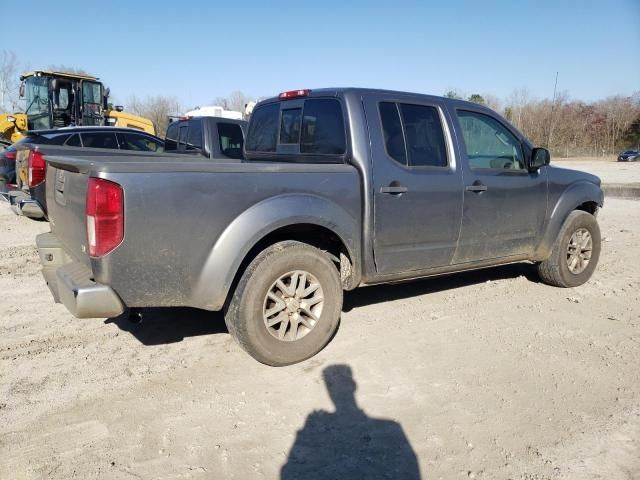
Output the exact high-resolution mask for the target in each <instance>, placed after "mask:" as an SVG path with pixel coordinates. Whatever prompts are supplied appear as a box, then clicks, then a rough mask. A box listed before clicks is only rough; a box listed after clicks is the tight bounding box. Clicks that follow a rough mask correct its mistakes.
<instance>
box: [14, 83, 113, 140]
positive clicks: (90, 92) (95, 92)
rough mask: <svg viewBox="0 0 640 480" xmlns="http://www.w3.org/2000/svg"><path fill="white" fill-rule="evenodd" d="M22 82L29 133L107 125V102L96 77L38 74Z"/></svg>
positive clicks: (102, 88)
mask: <svg viewBox="0 0 640 480" xmlns="http://www.w3.org/2000/svg"><path fill="white" fill-rule="evenodd" d="M21 80H22V82H23V85H24V86H23V87H21V92H24V98H25V113H26V114H27V118H28V129H29V130H42V129H50V128H63V127H69V126H100V125H104V121H105V120H104V110H105V103H106V99H105V93H104V87H103V85H102V83H100V82H99V81H97V80H98V79H97V78H95V77H89V76H86V75H76V74H65V73H60V72H45V71H36V72H30V73H27V74H25V75H23V76H22V77H21Z"/></svg>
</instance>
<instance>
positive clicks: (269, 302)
mask: <svg viewBox="0 0 640 480" xmlns="http://www.w3.org/2000/svg"><path fill="white" fill-rule="evenodd" d="M341 311H342V284H341V282H340V275H339V272H338V269H337V268H336V267H335V265H334V264H333V263H332V261H331V260H330V259H329V257H328V256H327V255H326V254H325V253H324V252H323V251H322V250H319V249H317V248H315V247H312V246H310V245H307V244H305V243H301V242H296V241H284V242H279V243H276V244H274V245H272V246H270V247H269V248H267V249H266V250H264V251H263V252H261V253H260V254H259V255H258V256H257V257H256V258H255V259H254V260H253V261H252V262H251V263H250V264H249V266H248V267H247V269H246V270H245V271H244V273H243V274H242V277H241V278H240V281H239V282H238V286H237V287H236V289H235V291H234V293H233V297H232V298H231V301H230V303H229V306H228V308H227V310H226V312H225V323H226V324H227V328H228V329H229V332H230V333H231V335H232V336H233V337H234V338H235V339H236V340H237V341H238V343H239V344H240V346H241V347H242V348H243V349H244V350H246V351H247V352H248V353H249V354H250V355H251V356H252V357H254V358H255V359H256V360H258V361H259V362H262V363H265V364H267V365H273V366H283V365H290V364H293V363H297V362H301V361H303V360H306V359H307V358H309V357H312V356H313V355H315V354H316V353H318V352H319V351H320V350H322V348H324V346H325V345H326V344H327V343H328V342H329V340H331V337H332V336H333V334H334V333H335V331H336V329H337V328H338V322H339V319H340V312H341Z"/></svg>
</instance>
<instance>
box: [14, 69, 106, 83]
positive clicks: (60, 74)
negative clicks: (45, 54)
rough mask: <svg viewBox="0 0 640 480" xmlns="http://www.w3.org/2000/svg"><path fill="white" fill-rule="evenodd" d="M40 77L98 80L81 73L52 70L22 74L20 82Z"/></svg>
mask: <svg viewBox="0 0 640 480" xmlns="http://www.w3.org/2000/svg"><path fill="white" fill-rule="evenodd" d="M40 75H52V76H55V77H66V78H75V79H79V80H92V81H96V80H99V78H98V77H93V76H91V75H86V74H83V73H69V72H55V71H52V70H33V71H31V72H27V73H23V74H22V75H20V80H24V79H25V78H29V77H39V76H40Z"/></svg>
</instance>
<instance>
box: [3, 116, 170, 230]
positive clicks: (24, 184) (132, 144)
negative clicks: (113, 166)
mask: <svg viewBox="0 0 640 480" xmlns="http://www.w3.org/2000/svg"><path fill="white" fill-rule="evenodd" d="M43 147H47V148H49V152H51V151H52V150H51V148H54V149H59V150H60V149H61V150H60V152H61V153H66V154H73V150H71V151H68V150H69V149H67V148H65V147H71V148H72V149H80V148H81V149H83V154H85V155H104V154H105V152H104V150H120V151H128V152H129V151H130V152H147V153H161V152H162V151H163V149H164V141H163V140H162V139H161V138H158V137H156V136H154V135H151V134H148V133H145V132H143V131H140V130H135V129H133V128H122V127H71V128H63V129H57V130H32V131H29V132H27V133H26V136H25V137H24V138H22V139H21V140H19V141H18V142H16V143H14V144H13V145H12V146H11V147H9V148H8V149H7V150H5V151H4V152H2V153H0V179H4V180H5V182H6V183H7V184H8V185H7V186H8V187H9V188H7V189H6V190H7V192H6V193H5V194H4V195H3V197H4V198H5V199H6V200H8V201H9V203H10V204H11V206H12V208H13V210H14V212H15V213H17V214H19V215H25V216H28V217H31V218H45V217H46V196H45V184H44V179H45V163H44V160H43V153H42V151H41V150H42V148H43ZM85 149H86V150H85ZM2 172H4V174H2Z"/></svg>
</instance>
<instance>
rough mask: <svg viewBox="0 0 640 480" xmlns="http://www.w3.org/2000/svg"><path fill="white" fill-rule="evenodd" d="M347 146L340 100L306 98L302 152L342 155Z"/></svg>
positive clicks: (301, 143) (301, 142) (301, 141)
mask: <svg viewBox="0 0 640 480" xmlns="http://www.w3.org/2000/svg"><path fill="white" fill-rule="evenodd" d="M346 148H347V147H346V139H345V133H344V119H343V117H342V107H341V106H340V102H338V101H337V100H332V99H309V100H306V101H305V102H304V115H303V117H302V137H301V139H300V153H315V154H324V155H342V154H343V153H344V152H345V150H346Z"/></svg>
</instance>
